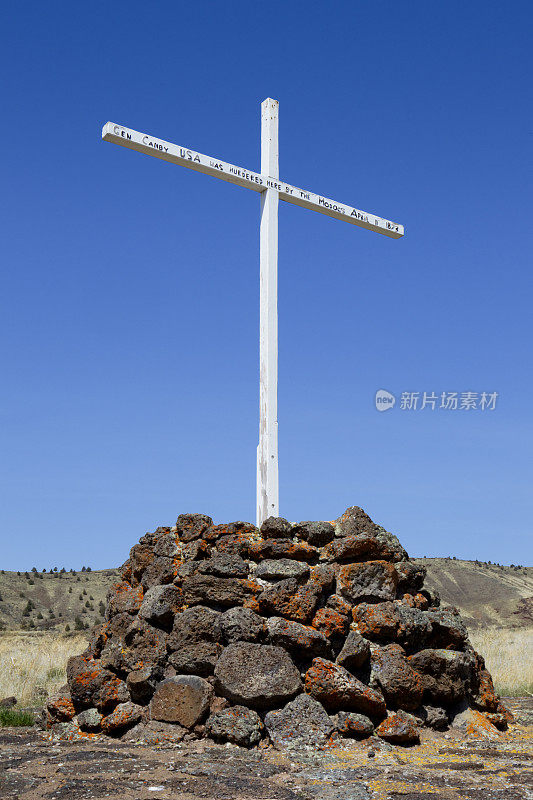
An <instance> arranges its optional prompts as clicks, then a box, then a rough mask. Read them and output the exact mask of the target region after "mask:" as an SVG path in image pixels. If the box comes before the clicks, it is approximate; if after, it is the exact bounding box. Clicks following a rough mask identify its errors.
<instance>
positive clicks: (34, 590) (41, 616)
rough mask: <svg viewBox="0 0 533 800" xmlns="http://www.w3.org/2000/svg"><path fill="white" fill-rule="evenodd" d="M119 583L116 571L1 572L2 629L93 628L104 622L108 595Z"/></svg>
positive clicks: (0, 612)
mask: <svg viewBox="0 0 533 800" xmlns="http://www.w3.org/2000/svg"><path fill="white" fill-rule="evenodd" d="M116 580H118V570H116V569H105V570H94V571H93V572H77V573H74V574H72V573H70V572H64V573H61V572H37V573H33V572H26V573H24V572H22V573H20V574H18V573H16V572H7V571H6V572H1V573H0V597H1V600H0V627H2V628H4V629H10V630H17V629H20V628H31V629H32V630H33V629H35V630H50V629H57V630H60V631H64V630H65V627H66V626H67V625H68V626H69V628H70V630H74V629H75V627H78V629H79V627H80V624H83V626H84V627H86V628H90V627H92V626H93V625H96V624H97V623H99V622H101V621H102V620H103V612H104V608H105V602H106V593H107V590H108V588H109V587H110V586H111V584H112V583H114V582H115V581H116ZM28 603H30V605H31V606H32V608H31V609H28ZM76 618H78V619H79V620H80V622H79V623H78V624H77V625H76Z"/></svg>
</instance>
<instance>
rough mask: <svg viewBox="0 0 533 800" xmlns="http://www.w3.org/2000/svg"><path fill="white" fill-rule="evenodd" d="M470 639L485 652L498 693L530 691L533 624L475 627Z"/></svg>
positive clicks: (509, 693)
mask: <svg viewBox="0 0 533 800" xmlns="http://www.w3.org/2000/svg"><path fill="white" fill-rule="evenodd" d="M470 641H471V642H472V644H473V646H474V647H475V649H476V650H477V651H478V653H481V655H482V656H484V658H485V663H486V665H487V667H488V669H489V672H490V673H491V675H492V679H493V681H494V686H495V688H496V691H497V692H498V693H499V694H501V695H507V696H515V697H523V696H524V695H528V694H533V657H532V655H533V628H513V629H510V630H509V629H505V628H486V629H484V630H483V629H478V630H475V631H471V632H470Z"/></svg>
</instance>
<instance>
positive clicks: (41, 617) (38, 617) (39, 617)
mask: <svg viewBox="0 0 533 800" xmlns="http://www.w3.org/2000/svg"><path fill="white" fill-rule="evenodd" d="M37 619H43V615H42V614H41V612H40V611H39V613H38V614H37Z"/></svg>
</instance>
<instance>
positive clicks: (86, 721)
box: [77, 708, 103, 732]
mask: <svg viewBox="0 0 533 800" xmlns="http://www.w3.org/2000/svg"><path fill="white" fill-rule="evenodd" d="M77 720H78V725H79V726H80V728H81V730H82V731H89V732H91V731H97V730H99V729H100V723H101V722H102V720H103V716H102V714H100V712H99V711H98V709H96V708H88V709H86V711H80V713H79V714H78V716H77Z"/></svg>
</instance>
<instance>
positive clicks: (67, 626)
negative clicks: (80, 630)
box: [65, 625, 70, 633]
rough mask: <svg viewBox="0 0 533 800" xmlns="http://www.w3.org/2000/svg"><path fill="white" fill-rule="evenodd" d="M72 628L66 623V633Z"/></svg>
mask: <svg viewBox="0 0 533 800" xmlns="http://www.w3.org/2000/svg"><path fill="white" fill-rule="evenodd" d="M69 630H70V625H65V633H68V632H69Z"/></svg>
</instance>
